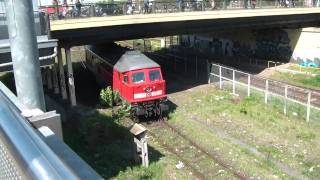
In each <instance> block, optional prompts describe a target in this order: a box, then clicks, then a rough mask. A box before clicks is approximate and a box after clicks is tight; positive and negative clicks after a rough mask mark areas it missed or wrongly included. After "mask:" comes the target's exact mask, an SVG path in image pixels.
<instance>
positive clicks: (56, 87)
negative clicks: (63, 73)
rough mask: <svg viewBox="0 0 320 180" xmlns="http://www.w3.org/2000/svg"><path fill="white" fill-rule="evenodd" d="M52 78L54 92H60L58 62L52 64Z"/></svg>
mask: <svg viewBox="0 0 320 180" xmlns="http://www.w3.org/2000/svg"><path fill="white" fill-rule="evenodd" d="M52 80H53V88H54V93H55V94H59V82H58V74H57V64H56V63H54V64H53V65H52Z"/></svg>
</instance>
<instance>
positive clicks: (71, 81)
mask: <svg viewBox="0 0 320 180" xmlns="http://www.w3.org/2000/svg"><path fill="white" fill-rule="evenodd" d="M65 50H66V60H67V69H68V88H69V96H70V103H71V106H76V105H77V102H76V92H75V86H74V77H73V69H72V60H71V52H70V47H67V48H66V49H65Z"/></svg>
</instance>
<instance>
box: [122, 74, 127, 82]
mask: <svg viewBox="0 0 320 180" xmlns="http://www.w3.org/2000/svg"><path fill="white" fill-rule="evenodd" d="M123 82H125V83H128V76H127V75H125V76H123Z"/></svg>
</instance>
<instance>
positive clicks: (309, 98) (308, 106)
mask: <svg viewBox="0 0 320 180" xmlns="http://www.w3.org/2000/svg"><path fill="white" fill-rule="evenodd" d="M310 101H311V92H310V91H309V92H308V102H307V119H306V120H307V122H309V121H310Z"/></svg>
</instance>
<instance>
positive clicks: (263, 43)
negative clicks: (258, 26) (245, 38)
mask: <svg viewBox="0 0 320 180" xmlns="http://www.w3.org/2000/svg"><path fill="white" fill-rule="evenodd" d="M254 34H255V37H256V48H255V57H256V58H259V59H271V60H277V61H289V60H290V58H291V56H292V52H293V51H292V49H291V46H290V39H289V36H288V33H287V32H286V31H284V30H282V29H264V30H258V31H255V32H254Z"/></svg>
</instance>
